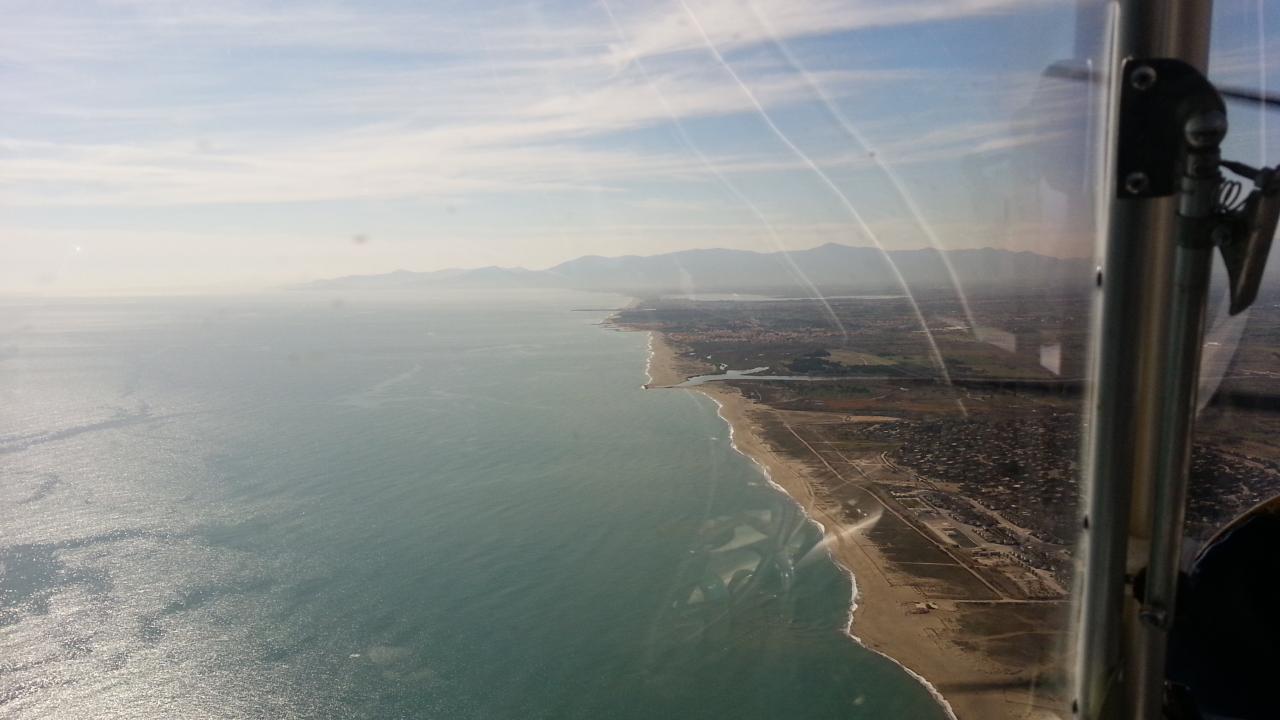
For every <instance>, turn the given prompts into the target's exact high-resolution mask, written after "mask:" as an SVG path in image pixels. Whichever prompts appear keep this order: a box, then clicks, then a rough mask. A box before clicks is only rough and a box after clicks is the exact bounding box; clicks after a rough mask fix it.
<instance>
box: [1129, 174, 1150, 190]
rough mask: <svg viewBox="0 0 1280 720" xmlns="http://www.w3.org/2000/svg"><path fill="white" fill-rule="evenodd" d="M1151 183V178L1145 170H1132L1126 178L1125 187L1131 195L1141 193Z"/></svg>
mask: <svg viewBox="0 0 1280 720" xmlns="http://www.w3.org/2000/svg"><path fill="white" fill-rule="evenodd" d="M1150 184H1151V180H1150V179H1148V178H1147V174H1146V173H1144V172H1131V173H1129V174H1128V175H1126V176H1125V178H1124V189H1125V190H1127V191H1128V192H1129V194H1130V195H1141V194H1142V193H1143V192H1145V191H1146V189H1147V186H1149V185H1150Z"/></svg>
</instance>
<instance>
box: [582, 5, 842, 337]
mask: <svg viewBox="0 0 1280 720" xmlns="http://www.w3.org/2000/svg"><path fill="white" fill-rule="evenodd" d="M600 6H601V7H602V8H604V11H605V14H607V15H608V16H609V23H610V24H611V25H612V26H613V31H614V33H615V34H616V35H617V36H618V40H619V41H620V42H621V43H622V44H623V45H624V46H626V49H627V57H628V58H629V60H630V62H631V63H633V64H634V65H635V66H636V70H637V71H639V73H640V77H641V78H642V79H644V82H645V84H646V85H648V86H649V89H650V90H652V91H653V94H654V95H655V96H657V98H658V104H660V105H662V110H663V112H665V113H666V114H667V117H668V118H670V119H671V123H672V125H673V126H674V127H675V129H676V134H677V135H679V137H680V141H681V142H682V143H683V144H684V146H685V147H687V148H688V149H689V151H690V152H692V153H693V154H694V156H695V157H697V158H698V162H700V163H701V164H702V167H703V168H704V169H706V171H707V172H708V173H710V174H711V175H712V176H713V177H714V178H715V179H716V180H718V181H719V182H720V184H721V185H722V186H724V188H725V190H727V191H728V192H729V194H730V195H732V196H733V197H734V198H735V199H737V200H738V202H740V203H742V204H743V206H745V207H746V208H747V209H748V210H750V211H751V214H752V215H753V216H755V218H756V220H757V221H758V222H759V223H760V225H761V226H762V227H764V229H765V232H766V233H767V234H768V236H769V239H770V240H772V241H773V244H774V246H775V247H777V248H778V250H779V251H780V252H781V253H782V258H783V261H784V262H786V264H787V267H788V268H790V270H791V274H792V276H793V277H795V278H796V279H797V280H799V281H800V282H801V283H802V284H803V285H804V286H805V287H807V288H808V289H809V291H810V292H811V293H812V294H813V297H814V299H816V300H817V301H818V302H819V303H821V304H822V307H823V309H824V310H826V313H827V316H828V317H829V318H831V322H833V323H835V326H836V328H837V329H839V330H840V335H841V336H842V337H843V338H844V340H845V342H846V343H847V342H848V340H849V331H848V330H846V329H845V327H844V323H842V322H840V317H839V316H838V315H836V312H835V310H834V309H833V308H832V307H831V303H829V302H827V299H826V297H824V296H823V294H822V291H820V290H819V289H818V287H817V286H816V285H814V284H813V281H811V280H810V279H809V276H808V275H806V274H805V272H804V271H803V270H801V269H800V266H799V265H796V262H795V260H792V259H791V253H790V252H789V251H788V250H787V248H786V246H784V245H783V244H782V237H781V236H780V235H779V234H778V230H777V228H775V227H774V226H773V223H771V222H769V219H768V218H767V217H765V214H764V212H763V211H761V210H760V208H759V207H758V206H757V205H756V204H755V203H754V202H752V201H751V199H750V198H749V197H747V195H746V193H744V192H742V190H740V189H738V186H737V185H734V184H733V183H732V182H731V181H730V180H729V178H727V177H725V175H724V173H722V172H720V170H719V168H717V167H716V166H715V163H713V162H711V159H710V158H708V157H707V156H706V155H705V154H704V153H703V152H702V150H700V149H699V148H698V146H697V145H696V144H695V143H694V142H693V139H692V138H690V137H689V134H688V133H687V132H685V129H684V123H682V122H680V118H679V117H678V116H677V115H676V114H675V111H674V110H673V109H672V108H671V104H670V103H668V102H667V97H666V96H665V95H663V94H662V91H661V90H659V89H658V86H657V84H656V83H654V82H653V79H652V78H650V76H649V72H648V71H647V70H645V68H644V63H643V62H641V60H640V56H639V55H637V54H636V53H635V52H633V51H632V50H631V47H630V45H629V44H628V43H627V38H626V36H625V35H624V34H623V33H622V28H621V27H620V26H619V25H618V18H617V16H615V15H614V14H613V8H611V7H610V6H609V2H608V0H600Z"/></svg>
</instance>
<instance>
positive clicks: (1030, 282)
mask: <svg viewBox="0 0 1280 720" xmlns="http://www.w3.org/2000/svg"><path fill="white" fill-rule="evenodd" d="M946 261H949V262H950V265H951V268H950V270H948V267H947V262H946ZM953 272H954V278H955V281H957V282H958V283H959V284H960V285H961V286H962V287H969V288H982V287H1027V288H1040V289H1052V288H1058V287H1061V288H1067V287H1079V286H1082V285H1084V284H1086V283H1088V282H1089V280H1090V276H1091V263H1089V262H1088V261H1086V260H1084V259H1078V258H1066V259H1064V258H1056V257H1050V256H1047V255H1039V254H1036V253H1033V252H1026V251H1022V252H1016V251H1011V250H998V249H994V248H981V249H972V250H950V251H946V252H945V253H943V252H940V251H937V250H933V249H922V250H893V251H889V252H888V253H882V252H881V251H880V250H878V249H876V248H871V247H853V246H849V245H840V244H836V243H829V244H826V245H821V246H819V247H815V248H810V249H807V250H796V251H791V252H772V253H760V252H753V251H749V250H728V249H703V250H684V251H679V252H672V253H664V254H661V255H648V256H641V255H625V256H620V257H602V256H598V255H588V256H585V257H580V258H577V259H574V260H569V261H567V262H563V263H560V264H559V265H556V266H554V267H551V268H548V269H546V270H526V269H524V268H502V267H485V268H477V269H471V270H439V271H434V272H412V271H408V270H397V271H395V272H391V273H385V274H380V275H349V276H346V277H339V278H332V279H326V280H318V281H315V282H311V283H307V284H305V285H301V286H298V288H299V289H306V290H375V289H395V290H404V289H415V288H421V289H431V288H492V289H498V288H532V287H547V288H565V289H576V290H596V291H607V292H618V293H638V292H682V293H691V292H701V293H706V292H764V293H777V292H790V291H796V290H808V289H810V288H817V289H818V290H821V291H822V292H824V293H830V292H836V291H847V290H857V291H860V292H867V291H884V290H888V291H894V290H900V289H901V288H902V285H903V284H904V283H905V284H906V285H908V286H909V287H912V288H922V289H928V288H942V287H950V286H951V285H952V284H953V280H952V273H953Z"/></svg>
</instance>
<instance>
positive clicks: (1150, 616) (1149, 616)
mask: <svg viewBox="0 0 1280 720" xmlns="http://www.w3.org/2000/svg"><path fill="white" fill-rule="evenodd" d="M1138 619H1139V620H1141V621H1142V622H1143V623H1145V624H1146V625H1149V626H1151V627H1153V628H1156V629H1157V630H1167V629H1168V628H1169V612H1168V611H1167V610H1165V609H1164V608H1162V607H1159V606H1156V605H1152V606H1149V607H1146V608H1143V609H1142V610H1139V611H1138Z"/></svg>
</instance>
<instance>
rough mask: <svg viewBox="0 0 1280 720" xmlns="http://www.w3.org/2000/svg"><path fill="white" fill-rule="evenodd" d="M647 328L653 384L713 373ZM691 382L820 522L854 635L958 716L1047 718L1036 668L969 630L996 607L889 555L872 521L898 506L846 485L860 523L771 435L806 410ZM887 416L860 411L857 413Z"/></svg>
mask: <svg viewBox="0 0 1280 720" xmlns="http://www.w3.org/2000/svg"><path fill="white" fill-rule="evenodd" d="M648 332H649V361H648V365H647V368H646V374H647V376H648V380H649V381H648V382H647V383H646V384H645V388H647V389H649V388H671V387H673V386H675V385H678V384H680V383H681V382H683V381H684V380H685V379H686V378H687V377H689V376H691V375H694V374H701V373H702V372H703V371H704V368H702V367H700V366H699V365H698V363H697V362H696V361H693V360H690V359H688V358H685V357H682V356H681V355H680V354H679V353H678V352H677V351H676V349H675V348H674V347H673V346H672V344H671V343H670V342H668V341H666V339H665V337H664V336H663V335H662V333H661V332H660V331H656V330H649V331H648ZM682 389H685V390H691V391H694V392H698V393H701V394H703V395H705V396H706V397H708V398H710V399H711V400H712V401H713V402H714V403H715V404H716V406H717V411H716V412H717V415H718V416H719V417H720V418H721V419H722V420H723V421H724V422H725V424H727V425H728V426H729V441H730V444H731V446H732V447H733V449H734V450H735V451H736V452H739V453H741V454H742V455H744V456H745V457H747V458H749V459H751V461H752V462H753V463H755V464H756V466H757V467H759V468H760V469H761V471H762V472H763V474H764V476H765V478H766V480H767V481H768V482H769V484H770V485H772V486H774V487H775V488H776V489H778V490H779V491H780V492H782V493H784V494H786V495H787V496H788V497H789V498H790V499H791V500H792V502H794V503H796V504H797V505H799V506H800V509H801V510H802V511H803V512H804V514H805V516H806V517H807V518H808V519H809V521H810V522H813V523H814V524H815V525H817V526H818V527H819V528H821V530H822V533H823V536H824V540H823V544H824V545H826V548H825V549H826V550H827V553H828V556H829V557H830V558H831V559H832V561H833V562H834V563H835V564H836V565H837V566H838V567H839V568H840V569H841V570H842V571H843V572H844V573H845V574H846V575H847V576H848V577H849V578H850V581H851V598H850V603H849V614H848V620H847V622H846V625H845V628H844V632H845V634H846V635H848V636H849V637H850V638H851V639H852V640H853V641H854V642H857V643H858V644H859V645H861V646H862V647H865V648H866V649H868V650H870V651H872V652H874V653H876V654H878V655H881V656H882V657H885V658H886V659H888V660H889V661H890V662H893V663H894V664H896V665H898V666H899V667H900V668H902V669H903V670H904V671H905V672H906V673H907V674H909V675H911V676H912V677H913V678H915V679H916V681H917V682H919V683H920V684H921V685H922V686H923V687H924V688H925V690H926V691H927V692H929V693H930V694H931V695H932V696H933V697H934V699H935V700H936V701H937V703H938V705H939V707H940V708H941V709H942V710H943V712H944V713H945V715H946V716H947V717H949V718H951V719H952V720H987V719H988V718H990V719H992V720H997V719H1000V718H1010V719H1013V718H1019V719H1020V718H1030V717H1044V715H1040V714H1038V713H1039V712H1040V711H1043V710H1046V709H1047V707H1046V706H1045V704H1044V703H1045V702H1046V701H1045V699H1044V698H1038V697H1036V695H1035V690H1034V686H1035V681H1034V680H1033V679H1031V677H1030V675H1029V673H1030V672H1031V671H1032V670H1033V668H1027V667H1021V668H1015V667H1010V666H1009V665H1008V664H1006V663H1001V662H998V661H997V659H996V658H994V657H991V655H990V654H989V653H987V652H984V651H983V650H982V649H981V648H979V647H976V645H977V644H978V643H975V641H977V640H981V638H980V637H976V636H975V637H970V636H969V634H968V633H967V632H966V628H965V627H964V626H965V625H966V621H967V620H971V619H972V618H971V614H972V613H981V612H982V611H983V610H984V609H985V608H987V607H990V605H989V604H987V603H981V602H977V603H975V602H974V601H972V600H958V601H957V600H948V599H943V598H936V597H931V596H930V595H929V594H927V593H925V592H924V591H922V589H921V586H922V585H923V584H927V579H922V578H921V577H917V576H916V575H914V574H913V573H912V572H911V571H910V570H909V569H907V568H905V567H903V566H902V565H901V564H898V563H895V562H893V561H892V560H890V559H889V557H888V556H887V555H886V554H885V553H884V551H883V550H884V549H883V548H882V547H880V545H878V544H877V543H876V541H875V540H874V539H873V538H871V537H870V534H871V533H870V530H871V528H872V527H874V526H875V525H877V524H878V523H879V521H880V519H881V517H882V516H884V518H885V520H887V521H889V523H890V524H892V521H893V519H894V518H893V517H891V516H890V515H889V514H896V513H894V511H893V510H892V509H891V508H889V507H888V506H886V505H884V504H883V501H881V500H880V499H879V498H878V497H876V495H875V494H874V493H873V492H872V491H871V489H870V487H871V486H873V485H874V483H870V482H868V483H867V484H866V486H864V487H858V488H845V489H844V492H845V493H848V492H850V491H852V492H855V493H857V496H856V500H846V501H845V502H847V503H848V504H849V505H851V506H855V507H856V508H857V509H858V510H857V512H860V513H862V515H863V519H858V520H854V521H851V520H850V519H849V518H848V517H847V514H846V512H845V509H844V507H843V503H842V502H841V501H840V500H838V499H836V498H833V497H832V496H831V494H830V492H829V490H830V488H826V487H824V484H823V482H822V481H821V479H820V478H819V477H818V476H817V474H815V472H814V471H813V469H812V468H810V467H809V466H808V465H807V464H806V463H805V461H804V460H803V459H801V458H798V457H795V456H793V455H791V454H789V453H787V452H786V451H784V450H780V449H776V448H775V447H774V446H773V445H772V444H771V443H770V442H769V441H768V439H767V431H766V423H769V422H773V423H780V424H781V425H783V426H784V427H787V428H788V429H790V427H789V426H787V423H786V418H787V413H791V412H798V411H780V410H776V409H774V408H771V407H769V406H767V405H762V404H760V403H757V402H755V401H753V400H751V399H749V398H747V397H744V396H743V395H742V394H741V393H740V392H739V391H738V390H737V389H735V388H733V387H732V386H725V385H719V384H716V383H705V384H702V385H698V386H695V387H688V388H682ZM884 419H885V418H884V417H860V418H857V419H856V420H855V421H867V422H874V421H880V420H884ZM792 432H794V431H792ZM846 497H847V495H846ZM962 603H965V604H964V605H962ZM967 603H973V604H972V605H969V604H967ZM922 604H925V605H927V607H928V608H929V610H928V611H927V612H916V611H914V610H913V609H914V608H918V607H920V606H921V605H922ZM962 643H963V644H965V645H967V646H968V647H965V646H962ZM1023 684H1025V685H1027V688H1025V689H1023V690H1022V691H1021V692H1019V691H1018V686H1019V685H1023ZM1006 690H1011V691H1012V693H1013V695H1014V697H1010V696H1009V695H1008V694H1006Z"/></svg>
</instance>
